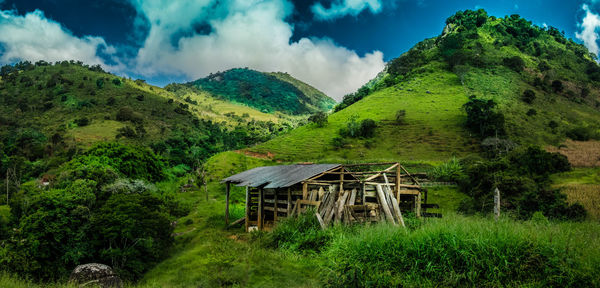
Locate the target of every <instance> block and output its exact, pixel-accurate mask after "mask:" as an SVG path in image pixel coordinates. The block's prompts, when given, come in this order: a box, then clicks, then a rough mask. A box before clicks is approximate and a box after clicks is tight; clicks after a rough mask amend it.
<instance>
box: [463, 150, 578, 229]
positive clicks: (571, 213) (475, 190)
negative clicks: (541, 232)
mask: <svg viewBox="0 0 600 288" xmlns="http://www.w3.org/2000/svg"><path fill="white" fill-rule="evenodd" d="M570 169H571V165H570V164H569V162H568V160H567V159H566V157H565V156H563V155H561V154H557V153H548V152H546V151H544V150H541V149H539V148H534V147H528V148H519V149H515V150H514V151H512V152H510V153H508V155H505V156H503V157H497V158H494V159H491V160H484V159H479V160H466V161H465V163H464V171H465V172H464V177H461V178H459V184H460V187H461V190H462V191H463V192H464V193H466V194H467V195H469V196H470V197H471V198H470V199H469V200H467V201H465V202H464V203H463V205H462V208H461V209H462V210H463V211H465V212H469V213H474V212H481V213H490V212H491V211H492V207H493V204H494V197H493V190H494V189H495V188H498V189H499V190H500V193H501V206H502V210H503V211H505V212H509V213H510V212H514V214H515V215H516V216H517V217H519V218H524V219H528V218H530V217H531V216H532V215H533V213H535V212H537V211H540V212H542V213H543V214H544V215H545V216H547V217H551V218H557V219H574V220H582V219H584V218H585V216H586V212H585V210H584V209H583V207H582V206H581V205H580V204H573V205H569V204H568V203H567V202H566V196H565V195H564V194H562V193H561V192H560V190H557V189H553V188H551V187H550V183H549V175H550V174H552V173H557V172H563V171H569V170H570Z"/></svg>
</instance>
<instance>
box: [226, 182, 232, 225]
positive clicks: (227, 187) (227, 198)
mask: <svg viewBox="0 0 600 288" xmlns="http://www.w3.org/2000/svg"><path fill="white" fill-rule="evenodd" d="M230 184H231V183H230V182H227V183H225V225H229V185H230Z"/></svg>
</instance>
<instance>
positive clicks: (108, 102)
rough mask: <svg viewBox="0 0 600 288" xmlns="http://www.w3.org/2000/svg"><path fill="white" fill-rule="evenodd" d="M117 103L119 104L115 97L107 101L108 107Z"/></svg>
mask: <svg viewBox="0 0 600 288" xmlns="http://www.w3.org/2000/svg"><path fill="white" fill-rule="evenodd" d="M115 103H117V99H115V97H109V98H108V99H106V105H108V106H113V105H115Z"/></svg>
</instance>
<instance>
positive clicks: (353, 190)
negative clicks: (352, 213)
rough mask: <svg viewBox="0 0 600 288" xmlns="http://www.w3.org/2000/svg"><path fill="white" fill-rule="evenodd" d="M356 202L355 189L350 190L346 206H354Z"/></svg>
mask: <svg viewBox="0 0 600 288" xmlns="http://www.w3.org/2000/svg"><path fill="white" fill-rule="evenodd" d="M355 202H356V189H352V192H350V199H349V200H348V205H354V203H355Z"/></svg>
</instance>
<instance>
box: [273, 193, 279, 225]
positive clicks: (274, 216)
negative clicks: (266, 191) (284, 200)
mask: <svg viewBox="0 0 600 288" xmlns="http://www.w3.org/2000/svg"><path fill="white" fill-rule="evenodd" d="M277 192H279V189H275V196H274V197H275V199H274V200H275V203H274V204H275V207H274V208H275V209H273V222H277V213H278V211H279V210H277Z"/></svg>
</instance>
